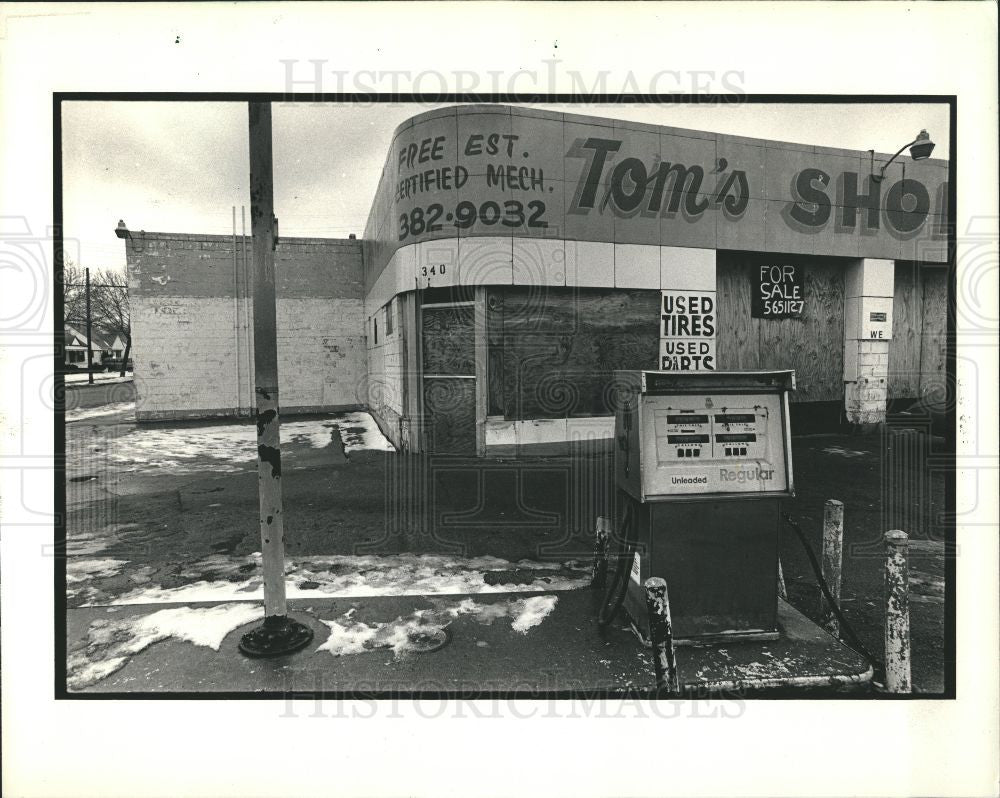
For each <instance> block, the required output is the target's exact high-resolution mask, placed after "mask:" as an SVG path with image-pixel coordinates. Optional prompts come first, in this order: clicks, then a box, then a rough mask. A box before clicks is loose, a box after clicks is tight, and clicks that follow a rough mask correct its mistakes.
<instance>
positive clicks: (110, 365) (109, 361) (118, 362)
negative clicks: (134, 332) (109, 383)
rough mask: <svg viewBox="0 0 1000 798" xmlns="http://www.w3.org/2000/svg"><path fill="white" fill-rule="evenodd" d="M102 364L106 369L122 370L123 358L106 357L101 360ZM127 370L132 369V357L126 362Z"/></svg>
mask: <svg viewBox="0 0 1000 798" xmlns="http://www.w3.org/2000/svg"><path fill="white" fill-rule="evenodd" d="M101 365H102V366H103V367H104V370H105V371H121V370H122V359H121V358H115V357H109V358H105V359H104V360H103V361H101ZM125 370H126V371H132V358H129V359H128V362H127V363H126V364H125Z"/></svg>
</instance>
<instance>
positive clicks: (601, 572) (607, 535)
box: [590, 515, 611, 590]
mask: <svg viewBox="0 0 1000 798" xmlns="http://www.w3.org/2000/svg"><path fill="white" fill-rule="evenodd" d="M610 539H611V521H609V520H608V519H607V518H606V517H605V516H603V515H599V516H597V534H596V537H595V538H594V564H593V567H592V568H591V575H590V586H591V587H592V588H594V589H595V590H602V589H603V588H604V584H605V582H607V578H608V541H609V540H610Z"/></svg>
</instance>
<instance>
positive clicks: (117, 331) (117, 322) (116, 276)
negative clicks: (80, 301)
mask: <svg viewBox="0 0 1000 798" xmlns="http://www.w3.org/2000/svg"><path fill="white" fill-rule="evenodd" d="M90 284H91V291H90V312H91V315H92V318H93V322H92V323H93V325H94V326H96V327H97V329H99V330H100V331H101V332H102V333H104V334H105V335H107V336H108V337H109V338H114V337H115V336H121V339H122V340H123V341H124V342H125V353H124V354H123V355H122V365H121V371H120V374H121V376H122V377H124V376H125V369H126V366H127V364H128V358H129V354H131V351H132V314H131V311H130V307H129V298H128V283H127V282H126V279H125V275H124V274H122V273H121V272H120V271H114V270H112V269H97V270H96V271H91V274H90Z"/></svg>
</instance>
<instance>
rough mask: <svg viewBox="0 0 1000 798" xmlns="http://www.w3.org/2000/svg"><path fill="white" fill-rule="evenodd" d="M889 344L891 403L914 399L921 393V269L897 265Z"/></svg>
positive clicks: (905, 263) (906, 263) (916, 266)
mask: <svg viewBox="0 0 1000 798" xmlns="http://www.w3.org/2000/svg"><path fill="white" fill-rule="evenodd" d="M893 282H894V290H893V298H892V341H891V342H890V343H889V399H890V400H891V399H915V398H916V397H917V396H919V393H920V348H921V347H920V342H921V329H922V315H923V285H922V283H921V280H920V267H919V265H918V264H916V263H912V262H900V263H897V264H896V270H895V276H894V281H893Z"/></svg>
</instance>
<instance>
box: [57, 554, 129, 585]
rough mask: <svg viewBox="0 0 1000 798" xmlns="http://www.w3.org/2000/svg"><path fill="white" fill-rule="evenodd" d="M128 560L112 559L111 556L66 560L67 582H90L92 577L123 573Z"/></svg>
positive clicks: (105, 577) (103, 577)
mask: <svg viewBox="0 0 1000 798" xmlns="http://www.w3.org/2000/svg"><path fill="white" fill-rule="evenodd" d="M127 562H128V560H112V559H110V558H103V559H94V560H78V559H75V558H74V559H71V560H67V561H66V582H67V583H68V584H77V583H79V582H89V581H90V580H91V579H107V578H109V577H112V576H117V575H118V574H119V573H121V570H122V566H123V565H125V564H126V563H127Z"/></svg>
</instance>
